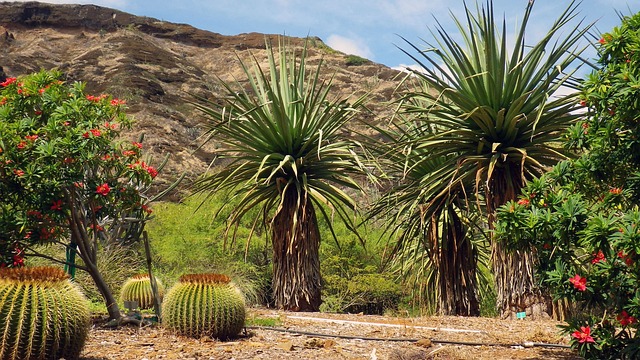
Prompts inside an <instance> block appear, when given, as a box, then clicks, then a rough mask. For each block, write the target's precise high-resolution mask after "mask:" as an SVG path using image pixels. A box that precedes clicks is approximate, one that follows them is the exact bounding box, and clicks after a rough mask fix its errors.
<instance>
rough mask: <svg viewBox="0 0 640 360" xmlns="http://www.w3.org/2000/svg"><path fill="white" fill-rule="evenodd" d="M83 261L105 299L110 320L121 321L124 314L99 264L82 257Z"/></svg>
mask: <svg viewBox="0 0 640 360" xmlns="http://www.w3.org/2000/svg"><path fill="white" fill-rule="evenodd" d="M80 257H82V254H81V255H80ZM82 260H83V261H84V263H85V266H86V267H87V270H88V271H87V272H88V273H89V275H90V276H91V278H92V279H93V282H94V283H95V284H96V287H97V288H98V291H99V292H100V295H102V298H103V299H104V303H105V305H106V306H107V312H108V313H109V318H110V319H112V320H117V321H120V318H121V317H122V314H120V308H119V307H118V302H117V301H116V299H115V297H114V296H113V292H112V291H111V288H109V285H107V283H106V282H105V281H104V278H103V277H102V274H100V271H99V270H98V266H97V264H94V263H92V262H91V261H87V259H85V258H84V257H82Z"/></svg>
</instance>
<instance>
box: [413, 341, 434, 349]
mask: <svg viewBox="0 0 640 360" xmlns="http://www.w3.org/2000/svg"><path fill="white" fill-rule="evenodd" d="M416 345H417V346H420V347H423V348H429V347H431V340H429V339H420V340H418V341H416Z"/></svg>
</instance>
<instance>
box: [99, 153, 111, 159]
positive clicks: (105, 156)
mask: <svg viewBox="0 0 640 360" xmlns="http://www.w3.org/2000/svg"><path fill="white" fill-rule="evenodd" d="M100 160H102V161H109V160H111V155H109V154H106V155H104V156H103V157H101V158H100Z"/></svg>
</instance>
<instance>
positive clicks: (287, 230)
mask: <svg viewBox="0 0 640 360" xmlns="http://www.w3.org/2000/svg"><path fill="white" fill-rule="evenodd" d="M282 196H284V200H283V204H282V208H281V209H280V210H279V212H278V213H277V214H276V216H275V218H274V220H273V225H272V236H273V297H274V300H275V302H276V307H278V308H282V309H284V310H291V311H318V310H319V308H320V303H321V299H320V288H321V283H320V259H319V255H318V250H319V247H320V232H319V231H318V222H317V219H316V214H315V210H314V208H313V205H312V203H311V201H308V200H307V197H306V195H305V194H304V193H303V194H302V195H301V198H299V195H298V192H297V190H296V189H295V187H292V186H289V187H287V190H285V192H284V193H283V194H282ZM298 202H300V204H301V205H298ZM294 221H295V223H294ZM294 224H295V225H294Z"/></svg>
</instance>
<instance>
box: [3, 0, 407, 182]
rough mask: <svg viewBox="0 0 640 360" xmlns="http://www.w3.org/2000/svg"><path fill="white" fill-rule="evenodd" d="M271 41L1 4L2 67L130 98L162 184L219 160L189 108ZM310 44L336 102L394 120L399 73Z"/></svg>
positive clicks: (117, 16)
mask: <svg viewBox="0 0 640 360" xmlns="http://www.w3.org/2000/svg"><path fill="white" fill-rule="evenodd" d="M269 37H270V38H272V39H276V36H274V35H270V36H269ZM266 38H267V36H266V35H264V34H257V33H249V34H240V35H235V36H224V35H220V34H216V33H212V32H208V31H204V30H199V29H196V28H194V27H191V26H189V25H184V24H173V23H167V22H162V21H159V20H156V19H152V18H146V17H137V16H133V15H130V14H126V13H123V12H120V11H117V10H113V9H108V8H102V7H98V6H94V5H52V4H43V3H33V2H30V3H11V2H0V66H1V67H2V69H3V70H4V73H6V76H17V75H21V74H26V73H31V72H35V71H39V70H40V69H51V68H54V67H57V68H59V69H61V70H62V71H63V72H64V73H65V74H66V76H67V77H68V80H69V81H82V82H85V83H86V89H87V92H88V93H93V94H100V93H109V94H112V95H113V96H115V97H118V98H122V99H126V100H127V104H128V106H129V108H128V113H129V114H130V115H131V116H132V117H133V118H134V119H135V120H136V124H135V127H134V130H133V131H132V132H131V133H129V134H128V136H129V137H130V138H132V139H137V138H138V137H139V136H141V135H143V134H144V137H145V138H144V139H145V140H144V143H145V146H146V148H147V151H148V152H149V153H150V154H151V155H152V156H153V158H154V159H156V161H159V160H160V159H161V158H162V157H163V156H164V154H170V159H169V163H168V165H167V167H166V168H165V170H164V172H163V173H162V176H161V177H160V178H161V179H160V180H161V182H160V185H162V183H163V182H164V183H167V182H169V181H171V179H173V178H176V177H177V176H178V174H179V173H181V172H182V171H187V172H188V179H187V181H186V183H185V185H187V184H188V183H189V182H190V181H192V180H193V179H195V178H196V176H198V175H201V174H202V173H203V172H204V171H206V169H207V167H208V166H209V164H210V163H211V161H212V160H213V159H214V157H215V149H216V144H215V139H214V141H212V142H210V143H208V144H207V145H206V146H204V147H202V148H200V149H198V150H196V149H197V147H198V145H200V144H201V142H200V139H199V136H200V135H201V129H200V125H201V124H202V123H203V121H204V120H203V118H202V117H201V116H200V114H198V113H197V112H195V111H194V109H193V107H192V106H190V105H189V100H191V99H193V97H192V95H193V94H197V95H200V96H205V97H207V98H210V99H216V98H218V97H220V96H222V95H223V93H222V92H221V91H222V88H221V87H220V85H219V82H218V78H220V79H222V80H224V81H233V79H239V80H242V79H243V78H244V76H243V73H242V70H241V68H240V66H239V60H238V59H239V58H240V59H243V60H246V59H248V58H249V56H250V55H253V56H256V58H258V59H261V60H265V61H266V53H265V40H266ZM289 41H291V42H292V43H294V44H299V45H302V44H303V42H304V40H303V39H290V40H289ZM274 43H277V40H275V41H274ZM309 45H310V50H309V57H308V59H309V64H313V65H315V64H318V63H319V61H320V59H321V58H322V59H323V60H324V65H323V66H324V67H323V73H324V74H326V78H327V79H328V78H329V77H330V76H332V75H334V74H335V77H334V92H335V93H336V95H338V94H341V95H343V96H345V95H351V94H355V95H359V94H362V93H363V92H367V91H369V92H371V93H372V95H371V100H370V103H369V107H370V108H371V109H372V110H373V111H372V113H371V114H363V116H364V117H366V118H367V121H375V122H379V121H382V120H383V119H387V118H388V117H389V116H390V113H391V108H392V106H389V105H387V104H386V103H387V102H389V101H391V100H392V98H393V96H394V90H395V88H396V86H397V85H398V84H399V82H400V79H401V77H402V76H401V75H399V73H398V72H397V71H395V70H392V69H390V68H388V67H386V66H383V65H380V64H376V63H373V62H364V63H362V64H359V65H347V56H346V55H345V54H342V53H340V52H336V51H334V50H332V49H330V48H329V47H327V46H326V45H325V44H324V43H322V41H321V40H320V39H317V38H315V39H310V42H309ZM1 76H3V74H2V71H0V77H1ZM354 126H356V125H355V124H354ZM183 188H184V186H183Z"/></svg>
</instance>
